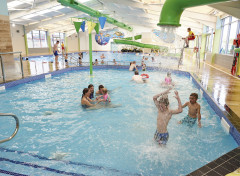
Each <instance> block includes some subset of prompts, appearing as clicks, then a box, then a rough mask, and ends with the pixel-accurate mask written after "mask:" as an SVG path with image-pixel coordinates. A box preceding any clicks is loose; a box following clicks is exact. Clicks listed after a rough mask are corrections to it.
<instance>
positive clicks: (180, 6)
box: [157, 0, 229, 26]
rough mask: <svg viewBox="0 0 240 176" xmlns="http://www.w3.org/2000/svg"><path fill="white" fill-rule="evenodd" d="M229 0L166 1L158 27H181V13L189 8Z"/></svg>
mask: <svg viewBox="0 0 240 176" xmlns="http://www.w3.org/2000/svg"><path fill="white" fill-rule="evenodd" d="M225 1H229V0H166V1H165V3H164V5H163V8H162V10H161V15H160V20H159V23H158V24H157V25H158V26H163V25H170V26H181V24H180V23H179V21H180V17H181V15H182V13H183V11H184V10H185V9H186V8H189V7H195V6H202V5H208V4H214V3H219V2H225Z"/></svg>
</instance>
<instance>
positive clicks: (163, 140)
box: [153, 88, 182, 145]
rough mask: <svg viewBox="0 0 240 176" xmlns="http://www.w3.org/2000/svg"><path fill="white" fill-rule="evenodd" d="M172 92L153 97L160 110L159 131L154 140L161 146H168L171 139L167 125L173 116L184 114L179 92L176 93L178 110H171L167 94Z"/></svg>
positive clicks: (158, 117)
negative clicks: (169, 138)
mask: <svg viewBox="0 0 240 176" xmlns="http://www.w3.org/2000/svg"><path fill="white" fill-rule="evenodd" d="M170 90H171V88H169V89H168V90H166V91H165V92H162V93H160V94H157V95H155V96H154V97H153V101H154V103H155V105H156V107H157V109H158V116H157V130H156V132H155V134H154V139H155V141H156V142H157V143H158V144H159V145H166V144H167V141H168V137H169V134H168V131H167V125H168V122H169V120H170V119H171V117H172V115H173V114H179V113H181V112H182V104H181V100H180V97H179V95H178V92H177V91H175V95H176V96H175V98H176V99H177V101H178V109H176V110H170V109H169V101H168V95H167V94H168V93H169V91H170Z"/></svg>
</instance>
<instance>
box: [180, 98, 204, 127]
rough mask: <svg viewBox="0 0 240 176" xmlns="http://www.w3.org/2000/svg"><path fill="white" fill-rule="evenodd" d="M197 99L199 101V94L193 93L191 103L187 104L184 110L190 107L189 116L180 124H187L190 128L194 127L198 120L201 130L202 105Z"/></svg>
mask: <svg viewBox="0 0 240 176" xmlns="http://www.w3.org/2000/svg"><path fill="white" fill-rule="evenodd" d="M197 99H198V94H196V93H191V95H190V97H189V102H186V103H185V104H184V105H183V106H182V108H185V107H186V106H188V115H187V116H186V117H185V118H184V119H182V120H180V121H179V122H178V123H179V124H184V123H186V124H187V125H188V126H190V127H192V126H193V125H194V124H195V123H196V121H197V119H198V127H199V128H201V127H202V124H201V112H200V110H201V106H200V104H198V103H197Z"/></svg>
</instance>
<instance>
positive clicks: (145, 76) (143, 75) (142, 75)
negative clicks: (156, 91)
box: [141, 74, 149, 79]
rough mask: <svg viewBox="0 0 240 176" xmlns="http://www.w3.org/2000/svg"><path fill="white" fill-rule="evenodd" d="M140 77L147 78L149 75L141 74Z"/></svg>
mask: <svg viewBox="0 0 240 176" xmlns="http://www.w3.org/2000/svg"><path fill="white" fill-rule="evenodd" d="M141 77H142V78H143V79H148V78H149V75H148V74H141Z"/></svg>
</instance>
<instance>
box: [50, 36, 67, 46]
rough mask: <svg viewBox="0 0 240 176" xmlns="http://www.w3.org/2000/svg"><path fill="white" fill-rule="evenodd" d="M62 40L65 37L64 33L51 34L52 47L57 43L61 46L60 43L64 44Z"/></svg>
mask: <svg viewBox="0 0 240 176" xmlns="http://www.w3.org/2000/svg"><path fill="white" fill-rule="evenodd" d="M64 38H65V35H64V33H53V35H52V46H53V45H54V44H55V43H56V42H57V41H59V43H60V44H61V43H62V42H63V43H64ZM60 46H61V45H58V47H60Z"/></svg>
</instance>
